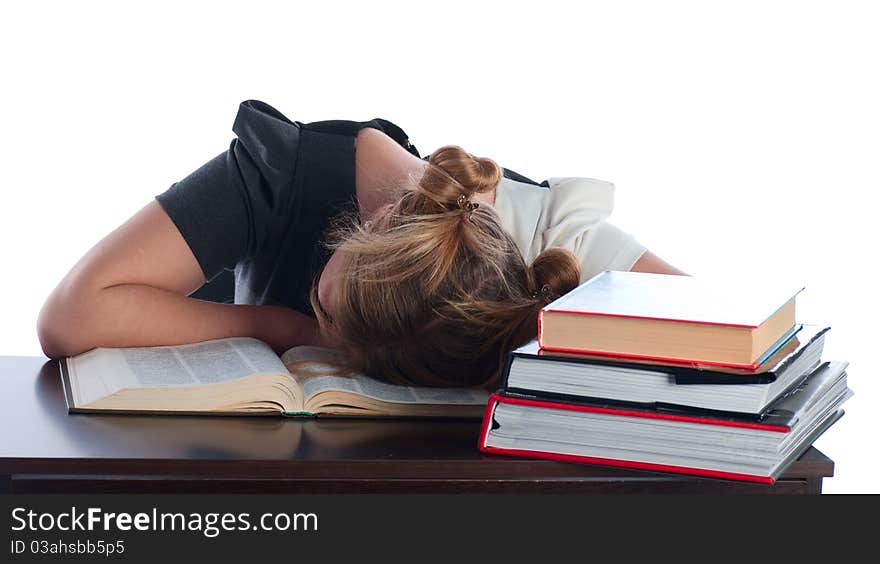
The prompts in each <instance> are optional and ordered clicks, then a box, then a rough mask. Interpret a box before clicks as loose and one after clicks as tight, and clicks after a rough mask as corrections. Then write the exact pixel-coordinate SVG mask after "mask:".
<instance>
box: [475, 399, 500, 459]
mask: <svg viewBox="0 0 880 564" xmlns="http://www.w3.org/2000/svg"><path fill="white" fill-rule="evenodd" d="M499 397H500V396H498V395H497V394H492V395H490V396H489V401H488V402H486V412H485V414H484V415H483V422H482V424H481V425H480V437H479V440H478V441H477V447H479V449H480V450H484V449H485V448H486V440H487V439H488V438H489V430H490V429H491V428H492V418H493V417H494V416H495V406H496V405H498V398H499Z"/></svg>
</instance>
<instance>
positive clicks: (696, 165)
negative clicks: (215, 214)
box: [0, 0, 880, 492]
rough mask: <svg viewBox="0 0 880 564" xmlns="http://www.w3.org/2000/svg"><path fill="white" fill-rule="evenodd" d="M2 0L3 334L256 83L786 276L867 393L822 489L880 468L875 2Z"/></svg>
mask: <svg viewBox="0 0 880 564" xmlns="http://www.w3.org/2000/svg"><path fill="white" fill-rule="evenodd" d="M9 4H11V3H6V4H4V6H5V7H4V8H3V9H2V13H0V49H2V53H3V55H2V57H3V59H2V61H3V65H2V71H0V72H2V81H3V84H4V86H3V87H2V89H0V101H2V104H0V126H2V136H0V155H2V157H0V158H2V161H0V162H2V178H3V181H4V184H5V185H4V187H3V201H2V206H0V245H2V248H3V258H4V262H3V277H2V282H0V284H2V286H0V288H2V297H3V321H2V324H0V354H4V355H41V354H42V353H41V351H40V348H39V343H38V341H37V337H36V331H35V320H36V316H37V312H38V311H39V308H40V306H41V304H42V302H43V300H44V298H45V297H46V296H47V295H48V293H49V292H50V291H51V289H52V288H53V287H54V285H55V284H56V283H57V282H58V281H59V280H60V279H61V277H62V276H63V275H64V274H65V273H66V272H67V271H68V270H69V269H70V267H71V266H72V265H73V264H74V263H75V262H76V260H77V259H78V258H79V257H80V256H82V254H83V253H85V251H86V250H87V249H88V248H90V247H91V246H92V245H93V244H94V243H96V242H97V241H98V240H99V239H100V238H101V237H103V236H104V235H106V234H107V233H109V232H110V231H111V230H112V229H114V228H115V227H116V226H118V225H119V224H120V223H122V222H123V221H124V220H125V219H126V218H128V217H129V216H130V215H131V214H133V213H134V212H135V211H136V210H137V209H139V208H140V207H141V206H143V205H144V204H145V203H147V202H148V201H149V200H150V199H151V198H152V197H153V196H154V195H155V194H157V193H159V192H161V191H163V190H165V189H166V188H167V187H168V186H169V185H170V184H171V183H172V182H174V181H176V180H179V179H181V178H183V177H184V176H186V175H187V174H188V173H189V172H191V171H192V170H194V169H195V168H197V167H198V166H200V165H201V164H202V163H204V162H205V161H207V160H208V159H210V158H212V157H213V156H215V155H216V154H218V153H219V152H221V151H223V150H224V149H225V148H226V147H227V146H228V143H229V141H230V140H231V139H232V132H231V126H232V121H233V118H234V117H235V113H236V111H237V106H238V103H239V102H240V101H242V100H245V99H249V98H256V99H260V100H263V101H265V102H267V103H269V104H271V105H273V106H275V107H276V108H278V109H279V110H280V111H281V112H282V113H284V114H285V115H287V116H288V117H290V118H291V119H295V120H299V121H315V120H319V119H355V120H367V119H371V118H373V117H384V118H386V119H390V120H392V121H394V122H395V123H398V124H400V125H401V126H402V127H404V129H405V130H406V131H407V132H408V133H409V134H410V136H411V138H412V139H413V141H414V142H415V144H416V145H417V146H418V147H419V149H420V150H421V151H422V153H423V154H425V153H427V152H430V151H431V150H433V149H435V148H437V147H439V146H441V145H444V144H449V143H452V144H458V145H461V146H463V147H465V148H466V149H467V150H469V151H471V152H473V153H475V154H480V155H485V156H489V157H492V158H494V159H496V160H497V161H498V162H499V163H501V164H502V165H503V166H507V167H509V168H512V169H514V170H516V171H518V172H521V173H523V174H525V175H527V176H530V177H532V178H534V179H537V180H542V179H544V178H546V177H549V176H591V177H596V178H602V179H606V180H610V181H613V182H614V183H615V184H616V186H617V201H616V208H615V211H614V214H613V215H612V221H613V222H614V223H616V224H617V225H619V226H620V227H622V228H624V229H626V230H628V231H630V232H631V233H633V234H634V235H635V236H636V237H637V238H638V239H639V240H640V241H642V242H643V243H644V244H646V245H647V246H648V247H649V248H650V249H651V250H653V251H654V252H656V253H657V254H658V255H660V256H661V257H663V258H665V259H666V260H668V261H669V262H671V263H672V264H674V265H676V266H678V267H680V268H682V269H683V270H685V271H687V272H688V273H690V274H694V275H710V274H711V275H716V274H720V275H724V274H728V273H729V274H736V275H749V276H755V277H759V278H766V279H771V278H773V277H774V276H777V275H781V276H785V277H788V278H793V279H795V280H797V281H799V282H801V283H803V284H804V285H805V286H806V290H805V291H804V292H803V293H802V294H801V296H800V299H799V312H798V316H799V318H800V320H801V321H813V322H817V323H827V324H829V325H831V326H832V331H831V333H830V335H829V339H828V343H827V347H826V355H825V357H826V358H829V359H831V358H835V359H841V360H848V361H849V362H850V369H849V376H850V386H851V387H852V388H853V389H854V390H855V392H856V394H857V395H856V397H855V398H853V399H852V400H850V402H849V403H848V404H847V414H846V416H845V417H844V418H843V419H842V420H840V421H839V422H838V423H837V424H836V425H835V426H834V427H832V428H831V429H830V430H829V431H828V432H827V433H826V434H825V435H824V436H823V437H821V438H820V439H819V440H818V441H817V443H816V446H817V447H818V448H819V449H820V450H822V451H823V452H825V453H826V454H827V455H829V456H830V457H831V458H832V459H834V460H835V462H836V469H835V477H834V478H831V479H827V480H826V481H825V491H826V492H871V491H873V492H878V491H880V490H878V486H877V482H875V481H873V480H872V474H874V473H875V471H876V468H877V467H878V456H877V439H876V437H877V433H878V432H880V426H878V424H877V418H876V413H877V411H878V409H877V407H876V405H875V404H876V398H877V394H878V392H880V384H878V381H880V374H878V370H877V366H878V365H877V361H876V359H875V350H876V349H875V347H876V346H877V345H876V343H875V339H876V331H875V329H874V322H875V320H876V319H877V312H878V308H877V305H876V300H877V296H878V293H877V291H876V283H877V279H876V278H875V271H876V258H875V252H876V245H875V243H876V241H877V236H876V234H875V230H876V229H877V227H878V221H877V207H876V205H877V202H878V198H877V193H878V191H880V166H878V165H880V163H878V156H880V104H878V100H880V73H878V68H880V63H878V55H880V34H878V33H877V30H878V29H880V18H878V12H877V8H875V7H874V6H873V5H872V3H871V2H848V1H840V0H837V1H834V2H831V1H828V2H806V1H799V2H780V1H768V0H763V1H760V2H744V1H737V2H724V3H721V2H706V1H694V2H681V1H664V2H632V1H615V2H602V3H586V2H554V1H546V0H545V1H542V2H525V3H518V2H504V3H500V2H499V3H497V4H496V3H489V2H483V3H477V2H471V3H468V2H454V1H450V0H446V1H443V2H402V3H400V4H392V3H381V2H352V3H350V4H349V3H340V2H329V1H325V2H317V3H315V2H308V3H294V2H287V3H281V2H279V3H277V4H272V3H264V2H254V1H248V2H243V1H239V2H235V3H220V2H205V3H177V4H176V5H175V4H170V3H169V4H164V3H156V2H151V3H149V4H147V3H144V4H143V5H142V6H141V7H133V6H132V5H131V4H130V3H127V2H126V3H123V2H116V3H114V2H106V3H104V2H102V3H98V2H67V3H62V2H58V3H46V2H27V3H24V2H20V3H16V4H15V5H16V7H15V8H10V7H8V6H9Z"/></svg>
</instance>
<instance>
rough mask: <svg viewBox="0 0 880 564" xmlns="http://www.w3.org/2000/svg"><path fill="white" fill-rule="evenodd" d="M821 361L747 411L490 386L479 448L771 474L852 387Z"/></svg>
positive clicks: (714, 472) (749, 477)
mask: <svg viewBox="0 0 880 564" xmlns="http://www.w3.org/2000/svg"><path fill="white" fill-rule="evenodd" d="M846 367H847V363H846V362H829V363H826V364H823V365H822V366H821V367H820V369H818V370H816V371H814V372H813V373H812V374H811V376H810V377H809V378H808V379H806V380H804V382H803V383H802V384H801V385H799V386H798V387H797V388H796V389H795V390H792V392H791V393H789V394H786V396H785V397H784V398H781V399H780V400H778V401H777V402H775V403H774V404H773V406H772V407H771V408H770V410H768V412H767V413H766V414H764V416H763V417H762V418H761V419H760V420H758V421H756V420H755V419H754V418H752V417H743V416H741V415H738V414H732V413H728V414H723V413H713V414H706V413H698V412H692V413H687V412H678V413H670V412H664V411H662V410H648V409H636V408H628V407H621V406H619V405H609V404H602V403H598V402H596V403H573V402H560V401H555V400H547V399H541V398H523V397H515V396H511V395H508V394H493V395H492V396H491V397H490V399H489V403H488V405H487V408H486V415H485V417H484V418H483V426H482V430H481V433H480V440H479V447H480V449H481V450H482V451H484V452H489V453H496V454H506V455H511V456H524V457H537V458H549V459H554V460H565V461H574V462H587V463H594V464H606V465H611V466H625V467H630V468H639V469H645V470H655V471H662V472H675V473H682V474H694V475H701V476H712V477H718V478H727V479H734V480H746V481H755V482H763V483H773V482H774V481H775V479H776V478H777V477H778V476H779V475H780V474H781V473H782V472H783V471H784V470H785V468H786V467H787V466H788V465H789V464H790V463H791V462H792V461H794V460H795V459H797V457H798V456H800V454H801V453H803V451H804V450H806V449H807V448H808V447H809V446H810V444H812V443H813V441H814V440H815V439H816V438H817V437H818V436H819V435H820V434H821V433H823V432H824V431H825V430H826V429H828V428H829V427H830V426H831V425H832V424H833V423H834V422H835V421H837V419H838V418H840V417H841V416H842V415H843V410H842V409H841V406H842V405H843V403H844V402H845V401H846V400H847V399H849V397H850V396H851V395H852V392H851V391H850V389H849V387H848V386H847V382H846V371H845V370H846Z"/></svg>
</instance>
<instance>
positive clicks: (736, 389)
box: [502, 325, 830, 413]
mask: <svg viewBox="0 0 880 564" xmlns="http://www.w3.org/2000/svg"><path fill="white" fill-rule="evenodd" d="M829 330H830V328H829V327H821V326H818V325H803V327H802V328H801V329H800V331H798V332H797V333H796V334H795V335H793V336H792V337H791V338H790V339H789V340H788V341H787V342H786V343H785V344H784V345H783V346H782V347H781V348H780V349H779V350H778V351H777V352H776V353H775V354H774V355H773V356H772V357H770V358H769V359H768V360H767V361H766V362H765V363H764V364H762V365H761V366H759V367H758V368H757V369H755V370H746V369H736V368H724V367H713V366H703V365H698V364H697V365H681V364H675V363H659V362H654V363H650V362H647V361H641V360H633V359H613V358H609V357H603V356H596V355H585V354H578V353H564V352H555V351H548V350H544V349H541V348H540V347H539V346H538V342H537V339H536V340H534V341H532V342H530V343H527V344H525V345H523V346H521V347H519V348H517V349H514V350H513V351H512V352H511V353H510V354H509V355H508V358H507V362H506V364H505V366H504V368H503V371H502V388H504V389H506V390H509V391H513V392H518V393H521V394H524V395H539V396H544V397H554V398H556V399H561V400H563V401H565V400H575V401H577V400H578V399H579V398H604V399H609V400H618V401H624V402H635V403H641V404H670V405H680V406H691V407H697V408H703V409H712V410H720V411H734V412H743V413H760V412H762V411H764V409H766V407H767V406H768V405H769V404H770V403H771V402H772V401H773V400H774V399H776V398H777V397H779V396H780V395H782V394H783V393H785V392H786V391H787V390H789V389H790V388H791V387H793V386H795V385H797V384H798V382H800V381H801V380H802V379H804V378H805V377H806V376H807V375H808V374H809V373H810V372H811V371H812V370H814V369H815V368H816V367H817V366H818V365H819V363H820V361H821V356H822V352H823V349H824V343H825V336H826V334H827V333H828V331H829Z"/></svg>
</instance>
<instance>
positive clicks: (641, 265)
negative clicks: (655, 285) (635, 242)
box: [630, 251, 690, 276]
mask: <svg viewBox="0 0 880 564" xmlns="http://www.w3.org/2000/svg"><path fill="white" fill-rule="evenodd" d="M630 272H656V273H657V274H680V275H682V276H690V275H689V274H687V273H686V272H683V271H681V270H679V269H677V268H675V267H674V266H672V265H671V264H669V263H668V262H666V261H665V260H663V259H661V258H660V257H658V256H657V255H655V254H654V253H652V252H651V251H645V252H644V254H642V256H641V257H639V260H637V261H636V263H635V264H634V265H633V266H632V268H630Z"/></svg>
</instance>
